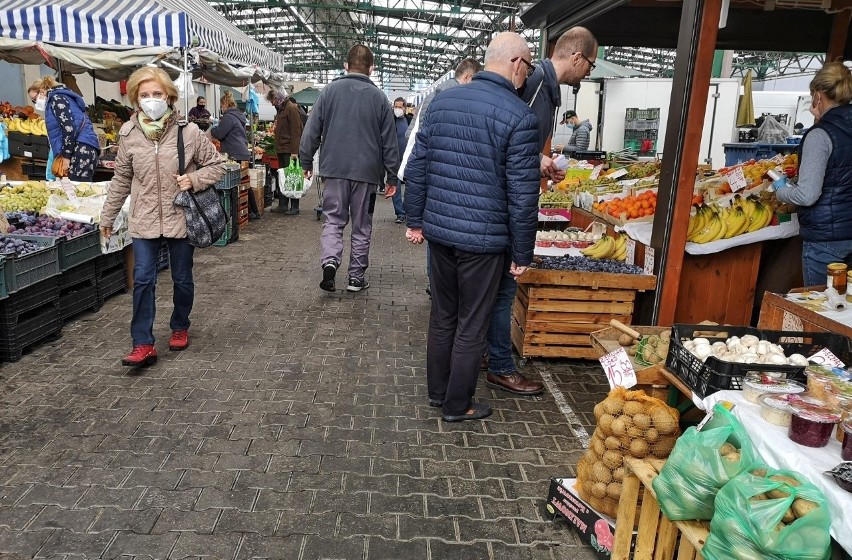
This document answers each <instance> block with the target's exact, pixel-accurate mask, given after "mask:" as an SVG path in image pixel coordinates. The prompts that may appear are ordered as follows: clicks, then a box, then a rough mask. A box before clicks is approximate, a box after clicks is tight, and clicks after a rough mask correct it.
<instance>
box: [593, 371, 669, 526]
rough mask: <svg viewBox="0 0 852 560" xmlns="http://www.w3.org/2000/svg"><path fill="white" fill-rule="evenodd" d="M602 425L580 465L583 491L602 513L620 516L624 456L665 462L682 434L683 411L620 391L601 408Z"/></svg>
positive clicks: (636, 393)
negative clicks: (679, 411) (681, 416)
mask: <svg viewBox="0 0 852 560" xmlns="http://www.w3.org/2000/svg"><path fill="white" fill-rule="evenodd" d="M595 419H596V420H597V427H596V428H595V433H594V435H593V436H592V440H591V442H590V443H589V449H588V450H587V451H586V453H585V454H584V455H583V457H582V458H580V462H579V463H578V464H577V491H578V493H579V495H580V497H581V498H582V499H583V500H585V501H586V503H588V504H589V505H590V506H592V507H593V508H594V509H596V510H597V511H599V512H601V513H605V514H607V515H610V516H615V515H616V512H617V510H618V500H619V498H620V497H621V482H622V481H623V480H624V474H625V467H624V457H635V458H637V459H646V458H650V457H655V458H658V459H665V458H666V457H668V456H669V453H671V450H672V448H673V447H674V444H675V441H676V440H677V437H678V435H679V434H680V428H679V427H678V421H679V419H680V418H679V415H678V412H677V410H675V409H673V408H671V407H669V406H666V404H665V403H663V402H662V401H660V400H659V399H655V398H654V397H649V396H647V395H646V394H645V392H644V391H628V390H626V389H624V388H623V387H616V388H615V389H613V390H612V391H610V393H609V395H607V398H606V399H604V400H603V401H602V402H600V403H599V404H597V405H596V406H595Z"/></svg>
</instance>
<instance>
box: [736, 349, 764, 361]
mask: <svg viewBox="0 0 852 560" xmlns="http://www.w3.org/2000/svg"><path fill="white" fill-rule="evenodd" d="M759 359H760V356H758V355H757V354H755V353H754V352H748V353H744V354H740V355H739V356H738V357H737V360H736V361H737V363H740V364H757V363H759V361H758V360H759Z"/></svg>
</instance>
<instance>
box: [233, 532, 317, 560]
mask: <svg viewBox="0 0 852 560" xmlns="http://www.w3.org/2000/svg"><path fill="white" fill-rule="evenodd" d="M304 538H305V537H304V536H302V535H293V536H286V537H267V536H262V535H245V536H244V537H243V540H242V544H241V545H240V548H239V550H238V551H237V554H236V557H235V560H252V559H255V558H263V559H264V560H295V559H297V558H299V552H300V551H301V548H302V542H303V540H304ZM305 558H307V557H305Z"/></svg>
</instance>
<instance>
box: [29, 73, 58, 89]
mask: <svg viewBox="0 0 852 560" xmlns="http://www.w3.org/2000/svg"><path fill="white" fill-rule="evenodd" d="M60 85H61V84H60V83H59V82H57V81H56V80H54V79H53V76H44V77H43V78H41V79H38V80H36V81H34V82H33V83H32V84H30V87H28V88H27V93H30V92H31V91H41V90H48V89H53V88H55V87H58V86H60Z"/></svg>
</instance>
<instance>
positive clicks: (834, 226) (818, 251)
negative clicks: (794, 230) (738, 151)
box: [776, 62, 852, 286]
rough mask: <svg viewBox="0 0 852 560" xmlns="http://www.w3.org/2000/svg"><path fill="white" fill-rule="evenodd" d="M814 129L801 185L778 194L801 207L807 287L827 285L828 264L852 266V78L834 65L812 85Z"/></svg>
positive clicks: (806, 140)
mask: <svg viewBox="0 0 852 560" xmlns="http://www.w3.org/2000/svg"><path fill="white" fill-rule="evenodd" d="M811 97H812V99H813V101H812V102H811V108H810V111H811V113H812V114H813V116H814V121H815V122H814V126H813V127H812V128H811V129H810V130H808V132H807V133H806V134H805V136H804V137H803V138H802V143H801V146H800V161H799V181H798V184H797V185H791V186H790V187H784V188H781V189H778V191H777V192H776V195H777V197H778V200H780V201H782V202H787V203H790V204H795V205H797V206H798V207H799V208H798V214H799V232H800V235H801V237H802V272H803V275H804V282H805V286H818V285H821V284H825V274H826V272H825V271H826V265H828V264H829V263H833V262H845V263H847V264H850V265H852V105H849V102H850V101H852V73H850V71H849V68H848V67H847V66H845V65H844V64H843V63H842V62H829V63H828V64H826V65H825V66H823V67H822V69H821V70H819V72H817V73H816V75H815V76H814V78H813V80H811Z"/></svg>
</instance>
